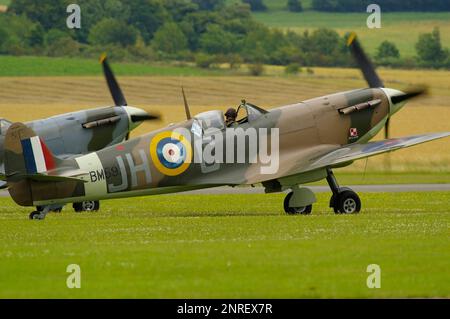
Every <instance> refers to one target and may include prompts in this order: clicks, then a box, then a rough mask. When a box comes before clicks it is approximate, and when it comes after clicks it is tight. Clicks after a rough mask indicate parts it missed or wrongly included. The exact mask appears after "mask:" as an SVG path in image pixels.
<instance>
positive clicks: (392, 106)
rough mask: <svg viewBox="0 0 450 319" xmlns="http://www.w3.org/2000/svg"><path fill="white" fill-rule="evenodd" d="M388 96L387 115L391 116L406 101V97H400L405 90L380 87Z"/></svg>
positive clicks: (403, 94)
mask: <svg viewBox="0 0 450 319" xmlns="http://www.w3.org/2000/svg"><path fill="white" fill-rule="evenodd" d="M382 90H383V91H384V93H385V94H386V96H387V97H388V98H389V115H390V116H392V115H394V114H395V113H397V112H398V111H399V110H400V109H401V108H402V107H403V106H404V105H405V103H406V99H402V98H401V97H404V96H405V95H406V93H405V92H402V91H399V90H395V89H388V88H383V89H382Z"/></svg>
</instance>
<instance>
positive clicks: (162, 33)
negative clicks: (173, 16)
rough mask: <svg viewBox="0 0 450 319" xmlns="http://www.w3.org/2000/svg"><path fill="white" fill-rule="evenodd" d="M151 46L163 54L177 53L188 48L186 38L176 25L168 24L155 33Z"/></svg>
mask: <svg viewBox="0 0 450 319" xmlns="http://www.w3.org/2000/svg"><path fill="white" fill-rule="evenodd" d="M152 45H153V47H154V49H156V50H158V51H161V52H165V53H178V52H180V51H182V50H186V49H187V47H188V43H187V38H186V36H185V35H184V33H183V32H182V31H181V29H180V28H179V27H178V25H177V24H175V23H173V22H169V23H166V24H164V25H163V26H162V27H161V28H159V29H158V31H156V33H155V35H154V37H153V40H152Z"/></svg>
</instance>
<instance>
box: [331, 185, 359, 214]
mask: <svg viewBox="0 0 450 319" xmlns="http://www.w3.org/2000/svg"><path fill="white" fill-rule="evenodd" d="M333 197H334V199H333V198H332V201H334V202H333V206H332V207H333V209H334V212H335V213H336V214H357V213H359V212H360V210H361V200H360V199H359V196H358V194H356V193H355V192H354V191H352V190H345V191H343V192H341V193H339V194H337V195H333Z"/></svg>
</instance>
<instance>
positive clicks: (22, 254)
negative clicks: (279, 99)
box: [0, 192, 450, 298]
mask: <svg viewBox="0 0 450 319" xmlns="http://www.w3.org/2000/svg"><path fill="white" fill-rule="evenodd" d="M328 197H329V195H327V194H319V196H318V200H319V202H318V203H317V204H316V205H315V207H314V211H313V214H312V215H311V216H285V215H284V214H283V213H282V212H281V203H282V200H283V195H282V194H271V195H215V196H211V195H208V196H206V195H195V196H194V195H189V196H188V195H164V196H155V197H146V198H139V199H138V200H137V199H127V200H116V201H105V202H102V204H103V207H102V209H101V211H100V212H98V213H90V214H88V213H85V214H75V213H73V212H71V210H69V209H68V208H66V209H65V210H64V211H63V213H61V214H51V215H49V216H47V219H46V220H45V221H30V220H27V213H28V212H29V209H26V208H20V207H18V206H16V205H15V204H13V203H12V201H11V200H10V199H8V198H1V199H0V204H1V206H2V212H1V214H0V298H6V297H7V298H19V297H20V298H32V297H38V298H48V297H49V298H76V297H87V298H90V297H101V298H116V297H125V298H130V297H156V298H210V297H225V298H228V297H236V298H253V297H255V298H263V297H267V298H270V297H273V298H281V297H288V298H291V297H293V298H298V297H333V298H338V297H363V298H366V297H368V298H371V297H450V288H449V285H448V283H449V282H450V273H449V271H448V268H449V266H450V265H449V260H450V250H449V249H448V248H449V244H450V241H449V236H448V227H449V222H450V215H449V213H448V203H449V201H450V193H449V192H431V193H396V194H381V193H378V194H361V198H362V200H363V204H364V210H363V212H362V213H361V214H359V215H349V216H346V215H334V214H333V213H331V212H330V210H329V208H327V200H328ZM72 263H76V264H79V265H80V267H81V289H68V288H66V278H67V276H68V274H67V273H66V267H67V265H68V264H72ZM373 263H375V264H378V265H380V267H381V275H382V279H381V289H368V288H367V287H366V278H367V275H368V273H366V267H367V265H369V264H373Z"/></svg>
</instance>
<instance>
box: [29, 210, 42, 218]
mask: <svg viewBox="0 0 450 319" xmlns="http://www.w3.org/2000/svg"><path fill="white" fill-rule="evenodd" d="M37 215H39V212H38V211H34V212H32V213H30V215H29V216H28V218H30V219H37V218H36V216H37Z"/></svg>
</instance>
